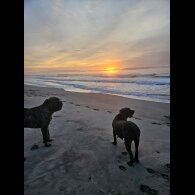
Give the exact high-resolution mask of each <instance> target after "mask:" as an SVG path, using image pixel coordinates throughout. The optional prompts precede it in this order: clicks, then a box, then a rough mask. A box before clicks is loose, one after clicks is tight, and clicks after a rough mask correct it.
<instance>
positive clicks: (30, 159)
mask: <svg viewBox="0 0 195 195" xmlns="http://www.w3.org/2000/svg"><path fill="white" fill-rule="evenodd" d="M49 97H59V98H60V99H61V100H62V101H63V107H62V110H61V111H58V112H56V113H54V115H53V118H52V121H51V123H50V126H49V129H50V135H51V138H53V139H54V141H53V142H51V143H52V146H51V147H44V145H43V143H42V135H41V131H40V129H30V128H25V129H24V156H25V157H26V160H25V161H24V194H25V195H35V194H43V195H44V194H45V195H48V194H51V195H60V194H66V195H68V194H72V195H73V194H75V195H76V194H78V195H80V194H84V195H88V194H89V195H92V194H93V195H96V194H97V195H98V194H110V195H115V194H116V195H118V194H120V195H125V194H131V195H133V194H136V195H139V194H140V195H141V194H144V192H148V193H149V192H153V193H154V194H155V193H157V192H158V194H162V195H168V194H170V185H169V184H170V182H169V179H170V167H169V166H170V164H169V163H170V121H169V120H170V117H169V115H170V105H169V104H167V103H156V102H149V101H143V100H135V99H129V98H125V97H119V96H114V95H107V94H95V93H76V92H67V91H64V90H63V89H55V88H43V87H35V86H30V85H25V86H24V106H25V107H27V108H30V107H35V106H38V105H40V104H42V103H43V101H44V100H45V99H47V98H49ZM122 107H130V108H131V109H133V110H135V114H134V118H132V119H128V120H131V121H132V122H134V123H136V124H137V125H138V126H139V128H140V130H141V137H140V146H139V160H140V163H139V164H135V165H134V167H130V166H128V165H127V161H129V156H128V155H127V153H126V149H125V146H124V143H123V141H122V140H121V139H119V138H118V145H117V146H114V145H112V144H111V142H112V141H113V136H112V126H111V124H112V120H113V118H114V117H115V115H116V114H117V113H118V111H119V109H121V108H122ZM35 145H36V146H37V147H33V146H35ZM132 151H133V153H134V144H132Z"/></svg>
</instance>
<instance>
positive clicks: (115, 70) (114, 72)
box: [104, 67, 118, 75]
mask: <svg viewBox="0 0 195 195" xmlns="http://www.w3.org/2000/svg"><path fill="white" fill-rule="evenodd" d="M104 71H105V73H107V74H110V75H111V74H116V73H117V72H118V70H117V69H116V68H115V67H108V68H105V69H104Z"/></svg>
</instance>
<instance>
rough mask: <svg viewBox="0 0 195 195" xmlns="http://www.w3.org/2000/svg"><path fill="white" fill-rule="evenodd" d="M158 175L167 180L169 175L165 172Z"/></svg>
mask: <svg viewBox="0 0 195 195" xmlns="http://www.w3.org/2000/svg"><path fill="white" fill-rule="evenodd" d="M160 175H161V176H162V177H163V178H164V179H168V180H169V176H168V175H167V174H163V173H161V174H160Z"/></svg>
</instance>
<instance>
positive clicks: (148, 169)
mask: <svg viewBox="0 0 195 195" xmlns="http://www.w3.org/2000/svg"><path fill="white" fill-rule="evenodd" d="M146 170H147V171H148V173H152V174H155V173H156V171H154V170H153V169H151V168H146Z"/></svg>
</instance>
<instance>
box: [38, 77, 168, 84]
mask: <svg viewBox="0 0 195 195" xmlns="http://www.w3.org/2000/svg"><path fill="white" fill-rule="evenodd" d="M42 80H44V82H59V83H60V84H65V82H87V83H89V82H90V83H91V82H95V83H115V84H116V83H124V84H125V83H134V84H139V85H170V80H169V79H159V80H157V79H154V80H113V79H59V78H56V79H55V78H47V77H46V78H39V81H42Z"/></svg>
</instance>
